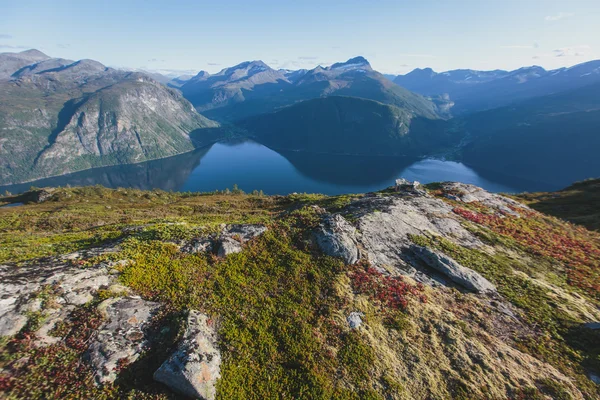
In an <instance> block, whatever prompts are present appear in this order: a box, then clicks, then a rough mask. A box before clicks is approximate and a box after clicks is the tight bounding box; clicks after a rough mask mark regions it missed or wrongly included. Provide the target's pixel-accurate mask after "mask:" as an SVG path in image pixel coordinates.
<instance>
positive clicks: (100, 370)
mask: <svg viewBox="0 0 600 400" xmlns="http://www.w3.org/2000/svg"><path fill="white" fill-rule="evenodd" d="M159 309H160V305H159V304H158V303H155V302H151V301H146V300H142V299H141V298H139V297H123V298H111V299H108V300H105V301H103V302H102V303H100V305H99V306H98V310H99V311H100V312H101V313H102V315H103V317H104V319H105V322H104V323H103V324H102V325H101V326H100V328H99V331H98V335H97V337H96V339H95V340H94V342H93V343H92V344H91V345H90V347H89V349H88V352H87V356H88V359H89V361H90V364H91V365H92V367H93V369H94V377H95V379H96V382H97V383H106V382H114V380H115V379H116V378H117V373H118V371H117V367H118V365H119V363H121V362H123V361H126V363H132V362H133V361H135V360H136V359H137V358H138V357H139V356H140V354H141V353H142V351H144V349H145V348H146V347H147V346H148V344H149V343H148V340H147V337H146V330H147V328H148V326H149V325H150V323H151V320H152V317H153V316H154V315H155V314H156V313H157V312H158V310H159Z"/></svg>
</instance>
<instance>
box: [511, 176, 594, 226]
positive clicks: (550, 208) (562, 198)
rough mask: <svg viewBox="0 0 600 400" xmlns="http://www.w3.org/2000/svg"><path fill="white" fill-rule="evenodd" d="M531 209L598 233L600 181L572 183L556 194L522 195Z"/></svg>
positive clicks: (521, 197) (591, 180)
mask: <svg viewBox="0 0 600 400" xmlns="http://www.w3.org/2000/svg"><path fill="white" fill-rule="evenodd" d="M518 198H519V199H520V200H521V201H523V202H525V203H526V204H527V205H528V206H530V207H531V208H534V209H536V210H538V211H540V212H543V213H544V214H548V215H553V216H555V217H559V218H562V219H565V220H567V221H570V222H573V223H575V224H579V225H583V226H585V227H586V228H587V229H589V230H595V231H600V179H588V180H585V181H582V182H577V183H574V184H573V185H570V186H569V187H567V188H564V189H562V190H559V191H557V192H549V193H522V194H520V195H519V196H518Z"/></svg>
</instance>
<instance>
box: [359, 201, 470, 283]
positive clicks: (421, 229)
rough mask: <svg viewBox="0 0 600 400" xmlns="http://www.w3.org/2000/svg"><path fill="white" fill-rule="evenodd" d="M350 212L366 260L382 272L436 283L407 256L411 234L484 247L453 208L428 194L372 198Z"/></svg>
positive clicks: (468, 245)
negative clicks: (390, 272)
mask: <svg viewBox="0 0 600 400" xmlns="http://www.w3.org/2000/svg"><path fill="white" fill-rule="evenodd" d="M348 210H349V212H351V213H352V216H353V217H354V218H356V219H357V227H358V230H359V231H360V232H361V235H360V244H361V246H362V248H363V249H364V252H365V256H366V258H367V259H368V260H369V262H370V263H371V264H372V265H374V266H375V267H376V268H378V269H380V270H381V271H382V272H383V271H395V273H401V274H405V275H412V276H414V277H415V279H417V280H419V281H421V282H427V283H432V282H431V279H430V277H429V276H428V275H427V274H426V273H423V272H421V271H419V270H418V269H416V268H415V266H413V265H411V263H410V260H409V259H408V258H409V257H407V256H409V255H410V248H411V246H412V245H413V242H412V239H411V235H424V234H426V235H427V234H433V235H438V236H443V237H446V238H451V239H452V240H453V241H455V242H457V243H458V244H460V245H462V246H466V247H471V248H473V247H479V246H482V243H481V241H480V240H479V239H478V238H477V237H475V235H473V234H472V233H471V232H469V231H467V230H466V229H465V228H464V227H463V226H462V225H461V223H460V221H459V220H458V219H457V218H456V215H455V214H454V213H453V212H452V206H451V205H449V204H447V203H446V202H444V201H443V200H440V199H436V198H433V197H430V196H428V195H421V194H416V193H412V191H408V192H401V193H400V194H399V195H397V196H369V197H364V198H362V199H359V200H357V201H355V202H354V203H352V204H351V205H350V206H349V207H348Z"/></svg>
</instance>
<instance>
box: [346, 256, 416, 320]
mask: <svg viewBox="0 0 600 400" xmlns="http://www.w3.org/2000/svg"><path fill="white" fill-rule="evenodd" d="M350 279H351V281H352V287H353V288H354V290H356V291H357V292H358V293H362V294H366V295H368V296H369V297H370V298H371V299H373V300H378V301H380V302H381V303H382V304H384V305H385V306H387V307H389V308H392V309H401V310H403V309H405V308H406V306H407V305H408V298H409V297H415V298H418V299H419V300H420V301H422V302H425V301H427V298H426V296H425V295H424V294H423V285H422V284H420V283H418V284H417V285H411V284H409V283H406V282H405V281H404V280H403V279H402V277H400V276H395V277H390V276H384V275H383V274H381V273H380V272H379V271H377V270H376V269H375V268H373V267H371V266H366V267H364V266H358V267H357V268H356V270H354V271H353V272H351V274H350Z"/></svg>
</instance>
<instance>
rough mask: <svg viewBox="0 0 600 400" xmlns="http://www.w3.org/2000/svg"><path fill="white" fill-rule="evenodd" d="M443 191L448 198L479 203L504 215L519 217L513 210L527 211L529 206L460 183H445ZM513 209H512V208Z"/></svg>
mask: <svg viewBox="0 0 600 400" xmlns="http://www.w3.org/2000/svg"><path fill="white" fill-rule="evenodd" d="M441 186H442V189H443V190H444V192H445V193H446V197H448V198H450V199H451V200H455V201H461V202H463V203H473V202H478V203H481V204H483V205H485V206H487V207H491V208H493V209H496V210H498V211H500V212H502V213H506V214H509V215H513V216H518V215H519V213H517V212H516V211H514V210H513V209H512V208H514V207H516V208H522V209H527V206H525V205H523V204H522V203H519V202H517V201H515V200H513V199H509V198H508V197H505V196H501V195H498V194H495V193H490V192H488V191H487V190H484V189H482V188H480V187H478V186H475V185H470V184H467V183H460V182H443V183H442V185H441ZM511 207H512V208H511Z"/></svg>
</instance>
